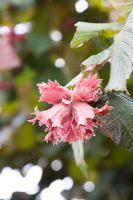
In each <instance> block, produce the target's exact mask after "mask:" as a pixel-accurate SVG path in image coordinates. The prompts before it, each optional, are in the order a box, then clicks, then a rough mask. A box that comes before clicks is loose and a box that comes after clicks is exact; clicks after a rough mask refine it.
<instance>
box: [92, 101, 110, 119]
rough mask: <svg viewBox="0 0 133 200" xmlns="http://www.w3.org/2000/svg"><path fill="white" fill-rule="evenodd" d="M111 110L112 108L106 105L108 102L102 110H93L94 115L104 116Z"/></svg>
mask: <svg viewBox="0 0 133 200" xmlns="http://www.w3.org/2000/svg"><path fill="white" fill-rule="evenodd" d="M112 109H113V107H112V106H109V105H108V102H107V103H106V104H105V105H104V106H103V107H102V108H94V111H95V114H97V115H100V116H104V115H106V114H108V113H109V112H110V111H111V110H112Z"/></svg>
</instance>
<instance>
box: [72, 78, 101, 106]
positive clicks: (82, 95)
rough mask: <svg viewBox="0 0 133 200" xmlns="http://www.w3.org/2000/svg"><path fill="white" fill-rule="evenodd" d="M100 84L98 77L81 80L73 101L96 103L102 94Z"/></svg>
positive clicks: (74, 92)
mask: <svg viewBox="0 0 133 200" xmlns="http://www.w3.org/2000/svg"><path fill="white" fill-rule="evenodd" d="M100 83H101V80H100V79H97V78H96V76H89V77H88V78H81V79H80V80H79V82H78V83H77V85H76V86H75V88H74V90H73V100H74V101H86V102H88V103H89V102H96V101H97V100H98V98H99V97H100V96H101V93H102V91H101V89H100Z"/></svg>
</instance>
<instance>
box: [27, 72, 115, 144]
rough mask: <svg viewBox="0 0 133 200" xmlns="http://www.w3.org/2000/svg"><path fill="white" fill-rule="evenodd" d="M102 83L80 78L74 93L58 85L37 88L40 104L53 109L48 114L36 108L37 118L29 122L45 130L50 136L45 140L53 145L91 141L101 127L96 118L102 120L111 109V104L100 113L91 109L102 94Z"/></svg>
mask: <svg viewBox="0 0 133 200" xmlns="http://www.w3.org/2000/svg"><path fill="white" fill-rule="evenodd" d="M100 83H101V80H99V79H97V78H96V76H89V77H88V78H81V79H80V80H79V81H78V83H77V84H76V86H75V88H74V89H73V90H72V91H70V90H68V89H67V88H65V87H62V86H60V84H59V83H58V82H57V81H54V82H52V81H49V82H48V83H47V84H46V83H42V84H38V88H39V92H40V95H41V96H40V101H46V102H48V103H50V104H53V106H52V107H51V108H50V109H48V110H45V111H39V110H38V109H37V108H35V111H34V113H33V114H34V115H35V118H34V119H32V120H30V121H31V122H32V123H35V122H38V123H39V126H45V127H46V129H45V131H46V132H48V134H47V135H46V137H45V140H46V141H51V142H52V143H53V144H55V143H59V142H69V143H72V142H76V141H79V140H80V141H86V140H89V139H90V138H91V137H93V136H95V133H94V127H97V126H99V125H101V123H100V122H99V121H97V119H96V116H97V115H102V116H103V115H105V114H107V113H108V112H109V111H110V110H111V109H112V107H111V106H109V105H108V103H106V104H105V105H104V106H103V107H102V108H100V109H98V108H94V107H92V106H91V105H90V103H93V102H96V101H97V100H98V99H99V98H100V96H101V94H102V91H101V89H100Z"/></svg>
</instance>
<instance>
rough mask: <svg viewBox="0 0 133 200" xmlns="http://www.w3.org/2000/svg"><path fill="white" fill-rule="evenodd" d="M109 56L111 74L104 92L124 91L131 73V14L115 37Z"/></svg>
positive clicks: (132, 17) (132, 25) (132, 15)
mask: <svg viewBox="0 0 133 200" xmlns="http://www.w3.org/2000/svg"><path fill="white" fill-rule="evenodd" d="M110 56H111V72H110V79H109V82H108V84H107V86H106V91H112V90H114V91H126V80H127V79H128V78H129V76H130V74H131V72H132V71H133V66H132V64H133V12H132V13H131V14H130V16H129V17H128V19H127V22H126V24H125V26H124V28H123V30H122V31H121V32H120V33H118V34H117V35H116V36H115V38H114V43H113V46H112V49H111V55H110Z"/></svg>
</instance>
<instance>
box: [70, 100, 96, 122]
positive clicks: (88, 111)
mask: <svg viewBox="0 0 133 200" xmlns="http://www.w3.org/2000/svg"><path fill="white" fill-rule="evenodd" d="M72 115H73V117H74V119H75V120H76V122H77V126H79V125H86V124H87V121H86V119H88V118H89V119H93V118H94V117H95V113H94V110H93V108H92V107H91V106H90V105H89V104H87V103H86V102H74V103H73V110H72Z"/></svg>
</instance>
